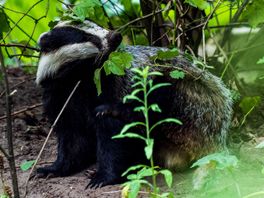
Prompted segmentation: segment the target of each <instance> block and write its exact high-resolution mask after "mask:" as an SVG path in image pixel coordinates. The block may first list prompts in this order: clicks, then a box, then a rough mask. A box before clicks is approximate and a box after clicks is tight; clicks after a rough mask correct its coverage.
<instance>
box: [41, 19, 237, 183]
mask: <svg viewBox="0 0 264 198" xmlns="http://www.w3.org/2000/svg"><path fill="white" fill-rule="evenodd" d="M120 42H121V35H120V34H118V33H115V32H111V31H108V30H105V29H103V28H101V27H99V26H97V25H96V24H94V23H92V22H90V21H85V22H84V23H83V24H76V23H74V22H70V21H67V22H61V23H59V24H58V25H57V26H55V28H54V29H53V30H51V31H50V32H48V33H44V34H42V35H41V37H40V39H39V44H40V48H41V58H40V62H39V67H38V72H37V79H36V81H37V83H38V84H39V85H41V87H42V88H43V103H44V110H45V113H46V115H47V116H48V118H49V120H50V122H51V123H52V122H53V121H54V120H55V118H56V116H57V115H58V113H59V111H60V109H61V108H62V106H63V104H64V103H65V101H66V99H67V97H68V95H69V94H70V93H71V91H72V89H73V87H74V86H75V84H76V83H77V82H78V81H79V80H81V84H80V86H79V87H78V88H77V90H76V92H75V93H74V95H73V97H72V98H71V100H70V102H69V104H68V105H67V107H66V109H65V111H64V112H63V114H62V116H61V118H60V120H59V122H58V124H57V126H56V127H55V131H56V135H57V140H58V156H57V160H56V161H55V162H54V163H53V164H52V165H51V166H48V167H44V168H39V169H38V170H37V171H38V173H39V174H44V175H46V174H50V173H52V174H54V175H55V176H67V175H70V174H72V173H74V172H77V171H80V170H82V169H84V168H86V167H88V166H89V165H91V164H93V163H95V162H97V166H98V170H97V173H96V175H95V177H94V178H92V180H91V182H90V184H91V185H95V186H97V185H108V184H115V183H119V182H121V181H122V178H121V174H122V173H123V172H124V171H125V170H126V169H127V168H128V167H129V166H131V165H134V164H138V163H143V162H144V161H145V159H144V149H143V144H142V145H141V143H142V142H140V140H135V139H120V140H112V139H111V137H112V136H114V135H116V134H118V133H119V132H120V130H121V129H122V127H123V126H124V125H125V124H126V122H127V120H126V119H122V118H120V117H115V116H107V115H106V116H102V117H100V118H98V117H96V116H95V114H96V111H101V110H102V109H103V111H104V110H105V109H110V110H111V109H114V110H115V107H117V109H118V110H119V109H121V110H120V111H121V112H122V113H127V112H128V113H129V114H131V115H128V117H131V118H132V119H133V115H134V114H133V112H132V111H131V107H130V106H133V105H131V104H122V98H123V97H124V96H125V95H126V94H128V93H129V92H130V90H131V87H130V84H131V75H132V73H131V71H129V70H128V71H126V75H125V76H123V77H119V76H107V77H106V76H102V79H101V81H102V88H103V93H102V95H100V96H97V91H96V88H95V85H94V83H93V75H94V71H95V69H97V68H99V67H101V66H102V64H103V63H104V61H105V60H106V59H107V57H108V55H109V53H110V52H112V51H114V50H115V49H116V48H117V46H118V45H119V44H120ZM162 49H163V50H166V49H164V48H162ZM124 50H125V51H126V52H129V53H131V54H132V55H133V57H134V60H133V63H132V66H133V67H144V66H147V65H152V64H153V62H152V60H151V59H150V57H151V56H154V55H155V54H156V53H157V52H158V50H161V48H156V47H155V48H154V47H144V46H128V47H126V48H125V49H124ZM169 64H170V65H172V66H171V67H159V68H158V70H159V71H161V72H162V73H164V76H162V77H157V78H155V79H153V80H154V82H170V83H171V84H172V85H171V86H169V87H166V88H165V87H164V88H161V89H158V90H156V91H154V92H153V95H152V97H151V98H152V101H151V102H153V103H157V104H159V106H160V107H161V109H162V110H163V111H162V113H161V114H159V115H155V114H153V115H151V117H150V121H151V122H155V121H156V120H158V119H162V118H166V117H175V118H178V119H179V120H181V121H182V122H183V125H182V126H178V125H174V124H167V125H164V126H162V127H160V128H159V129H158V130H156V131H154V133H153V138H154V139H155V145H154V158H155V163H156V164H157V165H159V166H163V167H167V168H171V169H182V168H185V167H188V166H189V165H190V163H191V162H193V161H194V160H196V159H198V158H200V157H202V156H203V155H206V154H208V153H209V152H213V151H215V150H217V149H221V148H222V147H224V146H225V140H226V133H227V129H228V126H229V123H230V119H231V111H232V110H231V106H232V101H231V99H230V92H229V90H228V89H227V88H226V87H225V86H224V85H223V83H222V82H221V80H220V79H219V78H217V77H215V76H213V75H212V74H210V73H208V72H206V71H202V70H200V69H199V68H198V67H196V66H195V65H193V64H191V63H190V62H189V61H188V60H186V59H185V58H184V57H182V56H179V57H177V58H175V59H173V60H171V61H170V62H169ZM175 67H177V68H181V69H182V70H183V71H186V74H187V75H186V77H185V78H184V79H182V80H175V79H172V78H171V77H170V76H169V72H170V71H172V70H175ZM120 106H121V108H120Z"/></svg>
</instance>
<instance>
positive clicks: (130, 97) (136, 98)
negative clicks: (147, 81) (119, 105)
mask: <svg viewBox="0 0 264 198" xmlns="http://www.w3.org/2000/svg"><path fill="white" fill-rule="evenodd" d="M127 100H137V101H138V102H140V103H143V104H144V102H143V100H141V99H140V98H139V97H137V96H133V95H127V96H125V97H124V98H123V103H126V102H127Z"/></svg>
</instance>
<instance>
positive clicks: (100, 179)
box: [85, 174, 121, 189]
mask: <svg viewBox="0 0 264 198" xmlns="http://www.w3.org/2000/svg"><path fill="white" fill-rule="evenodd" d="M118 183H121V180H120V179H119V178H113V177H109V176H106V175H103V174H102V175H101V174H96V175H95V176H94V177H93V178H92V179H91V180H90V182H89V183H88V185H87V186H86V188H85V189H87V188H94V189H96V188H101V187H103V186H107V185H112V184H118Z"/></svg>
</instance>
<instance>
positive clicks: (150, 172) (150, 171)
mask: <svg viewBox="0 0 264 198" xmlns="http://www.w3.org/2000/svg"><path fill="white" fill-rule="evenodd" d="M157 173H158V172H157V171H156V170H155V169H152V168H151V167H144V168H142V169H141V170H139V171H138V173H137V175H138V178H144V177H149V176H152V175H153V174H154V175H156V174H157Z"/></svg>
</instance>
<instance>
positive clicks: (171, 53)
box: [150, 48, 179, 61]
mask: <svg viewBox="0 0 264 198" xmlns="http://www.w3.org/2000/svg"><path fill="white" fill-rule="evenodd" d="M178 55H179V50H178V49H177V48H173V49H171V50H166V51H164V50H159V51H158V52H157V54H156V55H154V56H152V57H150V59H152V60H154V61H156V60H169V59H172V58H175V57H177V56H178Z"/></svg>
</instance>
